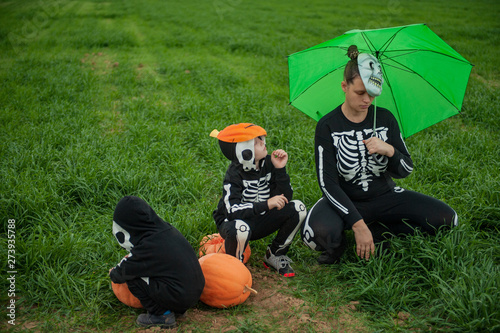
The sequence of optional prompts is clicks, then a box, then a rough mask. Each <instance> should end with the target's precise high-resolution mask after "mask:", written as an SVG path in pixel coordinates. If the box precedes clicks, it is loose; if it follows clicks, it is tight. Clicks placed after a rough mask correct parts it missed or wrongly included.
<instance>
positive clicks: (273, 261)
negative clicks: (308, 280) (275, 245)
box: [264, 247, 295, 277]
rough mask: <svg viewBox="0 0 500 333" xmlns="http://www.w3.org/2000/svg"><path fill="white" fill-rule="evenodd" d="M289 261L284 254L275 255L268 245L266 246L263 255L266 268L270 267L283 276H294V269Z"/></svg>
mask: <svg viewBox="0 0 500 333" xmlns="http://www.w3.org/2000/svg"><path fill="white" fill-rule="evenodd" d="M291 262H292V260H291V259H290V258H288V257H287V256H285V255H281V256H276V255H274V254H272V253H271V250H270V249H269V247H267V250H266V255H265V256H264V266H265V267H266V268H271V267H272V268H274V269H275V270H277V271H278V273H280V275H283V276H284V277H293V276H295V271H294V270H293V268H292V267H290V263H291Z"/></svg>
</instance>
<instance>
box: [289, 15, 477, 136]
mask: <svg viewBox="0 0 500 333" xmlns="http://www.w3.org/2000/svg"><path fill="white" fill-rule="evenodd" d="M350 45H356V46H357V47H358V50H359V52H360V53H369V54H372V55H373V56H374V57H376V58H377V59H378V61H379V62H380V64H381V65H382V72H383V75H384V86H383V90H382V94H381V95H380V96H379V97H377V98H376V105H377V106H381V107H385V108H387V109H389V110H390V111H391V112H392V113H393V114H394V115H395V117H396V119H397V120H398V123H399V126H400V129H401V132H402V133H403V136H404V137H405V138H407V137H409V136H410V135H412V134H415V133H417V132H418V131H421V130H423V129H425V128H427V127H429V126H431V125H433V124H435V123H437V122H439V121H441V120H444V119H446V118H448V117H451V116H453V115H455V114H457V113H458V112H459V111H460V109H461V107H462V102H463V98H464V95H465V89H466V87H467V81H468V79H469V75H470V72H471V70H472V65H471V63H470V62H469V61H467V60H466V59H465V58H464V57H462V56H461V55H460V54H458V53H457V52H456V51H455V50H453V49H452V48H451V47H450V46H449V45H448V44H446V43H445V42H444V41H443V40H442V39H441V38H439V37H438V36H437V35H436V34H435V33H434V32H432V31H431V30H430V29H429V28H428V27H427V26H426V25H425V24H415V25H408V26H403V27H394V28H386V29H375V30H351V31H348V32H346V33H344V34H343V35H341V36H339V37H337V38H334V39H332V40H329V41H327V42H324V43H321V44H319V45H316V46H313V47H311V48H309V49H306V50H303V51H300V52H297V53H294V54H292V55H290V56H289V57H288V68H289V80H290V103H291V104H292V105H293V106H295V107H296V108H297V109H299V110H301V111H302V112H304V113H305V114H307V115H308V116H310V117H312V118H313V119H315V120H319V119H320V118H321V117H322V116H324V115H325V114H327V113H328V112H330V111H331V110H333V109H334V108H335V107H337V106H338V105H340V104H341V103H343V102H344V98H345V96H344V94H343V92H342V90H341V88H340V82H342V80H343V74H344V67H345V65H346V63H347V61H348V60H349V58H348V57H347V55H346V53H347V49H348V48H349V46H350Z"/></svg>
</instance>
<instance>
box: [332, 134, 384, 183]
mask: <svg viewBox="0 0 500 333" xmlns="http://www.w3.org/2000/svg"><path fill="white" fill-rule="evenodd" d="M372 132H373V130H371V129H365V130H362V131H355V130H351V131H346V132H333V133H332V138H333V145H334V146H335V148H337V169H338V171H339V175H340V176H341V177H343V178H344V179H345V180H346V181H347V182H351V183H353V184H355V185H358V186H361V188H362V189H363V191H365V192H366V191H368V188H369V185H370V182H371V181H372V180H373V177H379V176H380V175H381V174H382V173H383V172H385V171H386V170H387V163H388V158H387V156H383V155H378V154H372V155H370V154H369V153H368V150H367V149H366V146H365V144H364V143H363V140H364V139H367V138H369V136H370V135H371V134H372ZM387 132H388V128H387V127H380V128H377V137H379V138H380V139H381V140H383V141H387Z"/></svg>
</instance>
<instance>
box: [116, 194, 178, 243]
mask: <svg viewBox="0 0 500 333" xmlns="http://www.w3.org/2000/svg"><path fill="white" fill-rule="evenodd" d="M113 222H114V223H113V234H114V235H115V237H116V240H117V241H118V243H120V246H121V247H123V248H124V249H126V250H127V251H130V250H131V248H132V247H134V246H136V245H137V244H139V243H140V241H141V239H143V238H144V237H148V236H151V235H153V234H155V233H158V232H160V231H163V230H166V229H169V228H171V226H170V225H169V224H167V223H166V222H165V221H163V220H162V219H161V218H160V217H159V216H158V215H157V214H156V213H155V211H154V210H153V208H151V206H149V205H148V204H147V203H146V201H144V200H142V199H141V198H138V197H135V196H127V197H124V198H122V199H121V200H120V201H119V202H118V204H117V205H116V208H115V212H114V214H113Z"/></svg>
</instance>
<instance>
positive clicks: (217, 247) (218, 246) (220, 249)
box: [199, 233, 252, 264]
mask: <svg viewBox="0 0 500 333" xmlns="http://www.w3.org/2000/svg"><path fill="white" fill-rule="evenodd" d="M225 245H226V243H225V241H224V238H222V237H221V235H220V234H218V233H216V234H211V235H208V236H205V237H203V239H202V240H201V242H200V246H201V247H200V252H199V253H200V257H202V256H204V255H206V254H210V253H226V246H225ZM251 254H252V250H251V249H250V243H249V244H247V247H246V248H245V252H244V253H243V263H244V264H246V263H247V262H248V260H249V259H250V255H251Z"/></svg>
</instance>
